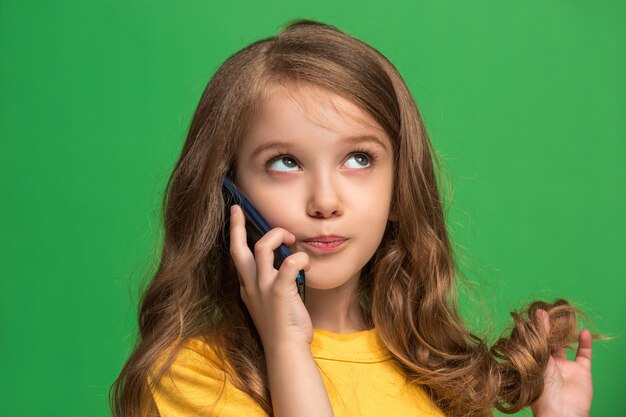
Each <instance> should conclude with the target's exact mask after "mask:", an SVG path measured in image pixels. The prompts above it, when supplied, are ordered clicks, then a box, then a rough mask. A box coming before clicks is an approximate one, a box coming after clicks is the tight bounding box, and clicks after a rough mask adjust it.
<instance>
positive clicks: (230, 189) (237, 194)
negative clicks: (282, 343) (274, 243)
mask: <svg viewBox="0 0 626 417" xmlns="http://www.w3.org/2000/svg"><path fill="white" fill-rule="evenodd" d="M222 190H223V195H224V203H225V205H226V213H227V214H226V216H227V219H229V220H230V206H232V205H233V204H238V205H239V206H240V207H241V208H242V210H243V214H244V215H245V217H246V235H247V243H248V247H249V248H250V250H252V251H253V253H254V245H255V244H256V242H258V241H259V239H261V237H262V236H263V235H264V234H265V233H267V232H269V231H270V227H269V225H268V224H267V222H266V221H265V220H264V219H263V217H261V215H260V214H259V212H258V211H257V210H256V209H255V208H254V206H253V205H252V203H250V200H248V199H247V198H246V197H245V196H244V195H243V193H242V192H241V191H240V190H239V189H238V188H237V187H236V186H235V184H233V183H232V182H231V181H230V180H229V179H227V178H224V180H223V182H222ZM289 255H291V252H290V251H289V249H287V247H286V246H285V245H284V244H281V245H280V246H279V247H278V248H277V249H275V250H274V268H276V269H279V268H280V265H282V263H283V261H284V260H285V258H287V257H288V256H289ZM304 283H305V278H304V271H303V270H300V272H299V273H298V276H297V277H296V287H297V288H298V294H299V295H300V298H301V299H302V302H304V288H305V285H304Z"/></svg>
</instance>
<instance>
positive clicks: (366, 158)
mask: <svg viewBox="0 0 626 417" xmlns="http://www.w3.org/2000/svg"><path fill="white" fill-rule="evenodd" d="M351 159H354V161H356V165H353V166H348V168H357V169H359V168H369V163H370V160H371V156H370V155H369V154H368V153H366V152H358V153H353V154H352V156H350V158H348V161H350V160H351Z"/></svg>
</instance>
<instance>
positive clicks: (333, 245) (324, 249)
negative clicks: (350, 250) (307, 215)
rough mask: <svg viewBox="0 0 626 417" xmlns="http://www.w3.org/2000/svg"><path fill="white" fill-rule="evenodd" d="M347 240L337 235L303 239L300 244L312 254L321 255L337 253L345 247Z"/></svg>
mask: <svg viewBox="0 0 626 417" xmlns="http://www.w3.org/2000/svg"><path fill="white" fill-rule="evenodd" d="M347 240H348V238H346V237H343V236H337V235H324V236H317V237H312V238H310V239H305V240H303V241H302V242H303V243H304V244H305V245H307V246H308V247H309V248H310V249H311V250H313V251H314V252H317V253H320V254H323V253H331V252H335V251H338V250H339V249H340V248H342V247H343V246H345V244H346V241H347Z"/></svg>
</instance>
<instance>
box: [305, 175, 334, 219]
mask: <svg viewBox="0 0 626 417" xmlns="http://www.w3.org/2000/svg"><path fill="white" fill-rule="evenodd" d="M308 188H309V190H310V191H309V199H308V203H307V213H308V214H309V216H311V217H316V218H322V219H325V218H329V217H334V216H341V215H342V214H343V203H342V199H341V193H340V190H339V187H338V185H337V184H336V181H334V180H333V178H330V176H327V175H325V176H320V175H315V176H311V178H310V179H309V184H308Z"/></svg>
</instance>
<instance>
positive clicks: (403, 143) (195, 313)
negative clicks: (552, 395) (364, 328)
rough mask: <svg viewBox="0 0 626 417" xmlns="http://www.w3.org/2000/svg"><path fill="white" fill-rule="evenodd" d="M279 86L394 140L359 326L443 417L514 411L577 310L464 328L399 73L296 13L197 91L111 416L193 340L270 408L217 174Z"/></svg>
mask: <svg viewBox="0 0 626 417" xmlns="http://www.w3.org/2000/svg"><path fill="white" fill-rule="evenodd" d="M289 85H291V86H294V85H309V86H315V87H317V88H322V89H324V90H325V91H328V92H331V93H334V94H338V95H340V96H343V97H345V98H347V99H349V100H351V101H352V102H353V103H355V104H356V105H358V106H360V108H362V109H363V110H365V111H366V112H367V113H368V114H369V115H370V116H371V117H372V118H373V119H374V120H375V121H376V122H377V123H378V124H379V125H380V126H381V127H382V128H383V129H384V130H385V132H386V133H387V134H388V135H389V137H390V138H391V140H392V142H393V146H394V158H395V163H394V166H395V174H394V184H395V186H394V194H393V201H392V204H393V206H394V208H395V210H396V213H397V217H398V221H396V222H390V223H389V225H388V227H387V230H386V232H385V235H384V237H383V240H382V243H381V244H380V246H379V248H378V250H377V252H376V253H375V255H374V256H373V257H372V259H371V260H370V261H369V262H368V263H367V264H366V266H365V267H364V268H363V271H362V274H361V279H360V282H359V292H358V297H359V305H360V308H361V309H362V312H363V315H364V317H365V319H366V322H367V324H368V325H369V326H370V327H375V328H376V329H377V333H378V335H379V338H380V341H381V343H382V344H384V345H385V346H386V347H387V349H389V351H390V352H391V353H392V354H393V356H394V360H395V361H396V362H397V363H398V364H399V366H400V369H402V371H403V372H404V374H405V376H406V378H407V380H409V381H413V382H415V383H416V384H420V385H422V386H423V388H424V389H425V390H426V392H427V393H428V394H429V395H430V397H431V398H432V399H433V401H434V402H435V403H436V404H437V405H438V406H439V407H440V408H441V409H442V410H443V412H444V413H445V414H446V415H448V416H451V417H452V416H459V417H460V416H486V415H492V410H493V408H497V409H499V410H501V411H503V412H506V413H514V412H516V411H518V410H520V409H522V408H524V407H527V406H529V405H530V404H532V403H533V402H534V401H535V400H536V399H538V398H539V396H540V394H541V392H542V387H543V372H544V370H545V367H546V364H547V361H548V359H549V355H550V350H551V349H552V348H555V347H560V346H564V345H566V344H568V343H570V342H572V341H573V340H575V339H576V337H577V334H578V331H577V314H578V313H580V311H579V310H578V309H576V308H575V307H573V306H571V305H570V304H568V303H567V302H565V301H563V300H557V302H555V303H550V304H549V303H543V302H535V303H532V304H531V305H530V306H529V307H528V308H527V309H526V311H525V312H524V313H512V315H513V317H514V325H513V326H512V331H511V332H510V335H509V336H507V337H501V338H500V339H498V340H497V341H496V342H495V344H493V345H491V346H489V344H488V342H487V341H486V340H485V339H483V338H480V337H478V336H476V335H475V334H473V333H471V332H470V331H469V330H468V329H467V328H466V326H465V325H464V324H463V321H462V319H461V317H460V314H459V311H458V307H457V299H456V293H455V282H454V281H455V274H457V273H459V268H458V266H457V264H456V263H455V260H454V256H453V249H452V246H451V244H450V241H449V238H448V233H447V230H446V224H445V218H444V207H443V204H442V199H441V195H440V188H441V187H442V185H441V184H438V178H437V174H438V170H439V169H440V166H439V162H438V160H437V158H436V155H435V152H434V150H433V148H432V144H431V142H430V139H429V137H428V134H427V131H426V128H425V126H424V123H423V120H422V116H421V114H420V111H419V110H418V108H417V106H416V104H415V102H414V100H413V97H412V95H411V94H410V92H409V90H408V88H407V86H406V84H405V83H404V81H403V79H402V77H401V76H400V74H399V72H398V71H397V70H396V68H395V67H394V66H393V65H392V64H391V63H390V62H389V61H388V60H387V59H386V58H385V57H384V56H383V55H382V54H381V53H379V52H378V51H377V50H376V49H374V48H373V47H371V46H370V45H368V44H366V43H364V42H362V41H360V40H358V39H355V38H354V37H352V36H350V35H348V34H346V33H344V32H343V31H341V30H339V29H337V28H336V27H333V26H330V25H327V24H323V23H319V22H315V21H311V20H296V21H293V22H290V23H289V24H288V25H286V26H285V27H284V28H283V29H282V30H281V31H280V33H279V34H278V35H276V36H273V37H268V38H265V39H261V40H259V41H257V42H254V43H252V44H250V45H249V46H247V47H245V48H243V49H242V50H240V51H239V52H237V53H235V54H234V55H232V56H231V57H229V58H228V59H227V60H226V61H225V62H224V64H223V65H222V66H221V67H220V68H219V69H218V70H217V72H216V73H215V74H214V76H213V77H212V78H211V80H210V82H209V83H208V85H207V87H206V89H205V90H204V93H203V94H202V97H201V99H200V102H199V104H198V106H197V109H196V111H195V114H194V117H193V120H192V121H191V125H190V128H189V132H188V135H187V138H186V141H185V144H184V147H183V149H182V152H181V154H180V157H179V159H178V161H177V163H176V166H175V168H174V170H173V172H172V174H171V177H170V178H169V181H168V182H167V187H166V192H165V195H164V199H163V227H164V239H163V246H162V252H161V256H160V262H159V266H158V269H157V270H156V273H155V274H154V276H153V277H152V280H151V281H150V283H149V285H148V287H147V289H146V290H145V292H144V293H143V296H142V298H141V301H140V306H139V312H138V316H139V335H138V338H137V342H136V345H135V347H134V349H133V351H132V354H131V355H130V357H129V358H128V360H127V362H126V363H125V365H124V367H123V369H122V370H121V373H120V375H119V377H118V378H117V380H116V381H115V382H114V383H113V385H112V387H111V391H110V402H111V409H112V412H113V414H114V416H116V417H130V416H140V415H146V414H149V411H147V410H148V408H149V407H153V404H152V402H151V397H150V389H149V386H148V381H149V380H148V376H149V374H150V373H151V370H152V367H153V366H154V364H155V363H156V361H157V359H158V358H160V357H161V356H162V355H164V354H165V353H166V352H171V353H170V354H169V356H168V359H167V360H166V361H165V362H164V363H163V366H162V367H161V368H160V369H159V371H158V372H157V373H156V376H155V378H154V379H155V380H158V379H159V378H161V377H162V376H163V375H164V373H165V372H166V370H167V369H168V367H169V366H170V365H171V363H172V362H173V360H174V359H175V356H176V354H177V353H178V352H179V351H180V349H181V348H182V347H183V346H184V345H185V344H186V343H187V341H189V340H190V339H192V338H203V339H204V340H205V341H206V342H207V343H210V345H211V346H212V347H213V348H214V350H215V351H216V353H217V354H218V356H219V357H220V358H221V359H222V360H223V363H224V366H225V369H226V370H227V372H228V373H229V375H230V381H231V382H232V383H234V384H235V386H237V388H239V389H240V390H242V391H244V392H245V393H247V394H249V395H250V396H251V397H252V398H253V399H254V400H255V401H256V402H257V403H258V404H259V405H260V406H261V407H262V408H263V409H264V410H265V411H266V412H267V414H268V415H273V411H272V403H271V398H270V395H269V391H268V380H267V374H266V366H265V357H264V354H263V347H262V344H261V341H260V338H259V335H258V333H257V331H256V328H255V326H254V323H253V321H252V320H251V317H250V315H249V313H248V311H247V309H246V306H245V304H244V303H243V302H242V300H241V297H240V289H239V284H238V280H237V279H236V275H235V274H236V271H235V268H234V265H233V262H232V259H231V257H230V255H229V253H228V249H227V248H226V247H225V246H226V245H225V244H224V241H223V229H224V227H223V225H224V224H225V221H226V219H225V217H226V216H225V212H226V208H225V202H224V200H223V198H222V191H221V187H222V178H224V177H225V176H233V175H234V172H233V165H234V161H235V157H236V154H237V150H238V146H239V143H240V141H241V139H242V137H243V136H244V135H245V133H246V127H247V126H248V124H249V123H250V121H252V120H254V117H255V115H256V114H257V111H258V110H259V107H260V105H261V103H262V102H263V100H264V99H265V98H266V97H268V95H269V94H271V93H272V91H273V89H274V88H276V87H278V86H281V87H284V86H289ZM436 168H437V169H436ZM537 308H543V309H545V310H547V311H548V313H549V315H550V321H551V332H550V334H549V335H545V334H544V333H543V332H542V331H541V329H539V328H537V327H536V326H535V324H534V323H533V319H532V318H533V315H534V312H535V310H536V309H537ZM242 329H243V330H242Z"/></svg>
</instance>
